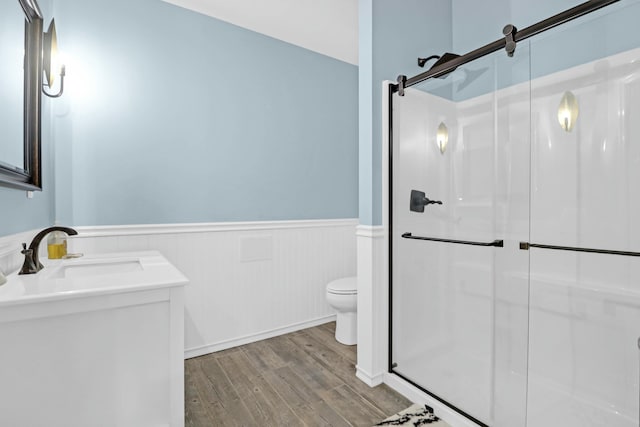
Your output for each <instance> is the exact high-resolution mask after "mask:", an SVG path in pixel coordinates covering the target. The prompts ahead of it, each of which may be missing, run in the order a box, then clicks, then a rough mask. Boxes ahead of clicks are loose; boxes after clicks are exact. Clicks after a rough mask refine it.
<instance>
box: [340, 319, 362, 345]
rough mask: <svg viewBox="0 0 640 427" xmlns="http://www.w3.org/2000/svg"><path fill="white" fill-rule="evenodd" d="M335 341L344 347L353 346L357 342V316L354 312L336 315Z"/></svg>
mask: <svg viewBox="0 0 640 427" xmlns="http://www.w3.org/2000/svg"><path fill="white" fill-rule="evenodd" d="M336 341H338V342H339V343H340V344H344V345H355V344H356V343H357V342H358V316H357V313H356V312H351V313H340V312H338V313H337V316H336Z"/></svg>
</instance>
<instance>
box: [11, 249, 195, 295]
mask: <svg viewBox="0 0 640 427" xmlns="http://www.w3.org/2000/svg"><path fill="white" fill-rule="evenodd" d="M45 256H46V254H45ZM41 262H42V264H43V265H44V268H43V269H42V270H40V271H39V272H38V273H36V274H27V275H18V273H17V272H16V273H13V274H11V275H9V276H7V279H8V280H7V283H6V284H4V285H0V307H3V306H9V305H18V304H28V303H34V302H44V301H56V300H64V299H71V298H82V297H88V296H96V295H104V294H113V293H123V292H133V291H139V290H151V289H158V288H166V287H173V286H184V285H186V284H187V283H188V279H187V278H186V277H185V276H184V275H183V274H182V273H181V272H180V271H179V270H178V269H177V268H176V267H174V266H173V264H171V263H170V262H169V261H168V260H167V259H166V258H165V257H164V256H162V255H161V254H160V253H159V252H157V251H144V252H119V253H112V254H94V255H85V256H83V257H81V258H75V259H68V260H48V259H41Z"/></svg>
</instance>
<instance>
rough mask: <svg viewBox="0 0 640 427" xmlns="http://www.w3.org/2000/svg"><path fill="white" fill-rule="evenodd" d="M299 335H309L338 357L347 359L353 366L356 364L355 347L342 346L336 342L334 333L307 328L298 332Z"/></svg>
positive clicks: (323, 329)
mask: <svg viewBox="0 0 640 427" xmlns="http://www.w3.org/2000/svg"><path fill="white" fill-rule="evenodd" d="M299 332H300V333H303V334H306V335H309V336H311V337H313V338H315V339H316V340H318V341H320V342H321V343H322V344H324V345H325V346H326V347H328V348H330V349H331V350H333V351H335V352H336V353H338V354H339V355H340V356H342V357H344V358H345V359H347V360H348V361H349V362H351V363H352V364H353V365H354V366H355V364H356V363H358V355H357V350H356V346H355V345H344V344H340V343H339V342H338V341H336V337H335V333H334V332H330V331H329V330H327V329H325V328H309V329H304V330H302V331H299Z"/></svg>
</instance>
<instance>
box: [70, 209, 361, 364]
mask: <svg viewBox="0 0 640 427" xmlns="http://www.w3.org/2000/svg"><path fill="white" fill-rule="evenodd" d="M356 226H357V220H356V219H346V220H319V221H274V222H251V223H249V222H245V223H212V224H184V225H183V224H177V225H176V224H170V225H137V226H105V227H102V226H101V227H77V228H76V229H77V230H78V233H79V234H78V236H75V237H73V238H70V239H69V252H83V253H104V252H118V251H136V250H147V249H155V250H159V251H160V252H161V253H162V254H163V255H164V256H166V257H167V259H169V260H170V261H171V262H172V263H173V264H174V265H175V266H176V267H178V268H179V269H180V270H181V271H182V272H183V273H184V274H185V275H186V276H187V278H189V280H190V284H189V285H187V286H186V288H185V304H186V306H185V357H187V358H189V357H195V356H199V355H202V354H206V353H210V352H213V351H218V350H222V349H225V348H230V347H234V346H237V345H241V344H246V343H249V342H253V341H257V340H260V339H264V338H268V337H272V336H276V335H280V334H283V333H287V332H291V331H294V330H298V329H303V328H306V327H310V326H314V325H317V324H321V323H325V322H328V321H331V320H333V319H335V314H334V312H332V310H331V308H330V307H329V306H328V305H327V303H326V300H325V286H326V284H327V283H328V282H329V281H331V280H334V279H337V278H340V277H345V276H355V274H356V233H355V231H356Z"/></svg>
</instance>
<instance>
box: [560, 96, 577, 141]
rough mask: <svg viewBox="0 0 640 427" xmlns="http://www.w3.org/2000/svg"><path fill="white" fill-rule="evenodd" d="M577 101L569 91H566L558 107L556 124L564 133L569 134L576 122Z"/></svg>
mask: <svg viewBox="0 0 640 427" xmlns="http://www.w3.org/2000/svg"><path fill="white" fill-rule="evenodd" d="M578 113H579V110H578V100H577V99H576V96H575V95H574V94H573V93H572V92H571V91H566V92H565V93H564V95H562V99H561V100H560V106H559V107H558V122H559V123H560V126H561V127H562V129H564V131H565V132H571V131H572V130H573V127H574V126H575V124H576V120H578Z"/></svg>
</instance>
